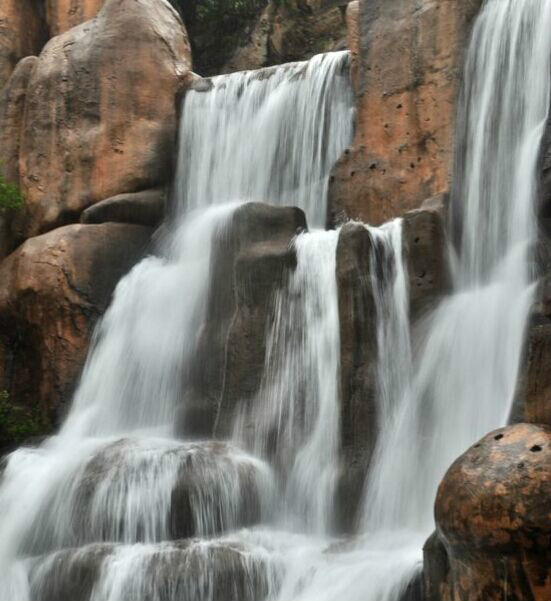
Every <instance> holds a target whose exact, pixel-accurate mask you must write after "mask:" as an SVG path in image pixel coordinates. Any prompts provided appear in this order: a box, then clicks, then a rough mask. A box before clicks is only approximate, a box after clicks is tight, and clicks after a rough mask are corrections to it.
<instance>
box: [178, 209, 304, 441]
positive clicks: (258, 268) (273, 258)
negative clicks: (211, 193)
mask: <svg viewBox="0 0 551 601" xmlns="http://www.w3.org/2000/svg"><path fill="white" fill-rule="evenodd" d="M305 227H306V219H305V216H304V213H303V212H302V211H301V210H300V209H297V208H292V207H273V206H269V205H265V204H260V203H247V204H245V205H243V206H242V207H240V208H238V209H237V210H236V211H235V213H234V214H233V217H232V220H231V223H230V225H229V226H228V227H227V230H226V232H225V233H224V235H222V236H221V238H220V239H219V241H218V243H217V246H216V248H215V249H214V252H213V260H212V275H211V278H212V279H211V282H212V283H211V291H210V293H209V301H208V308H207V319H206V324H205V328H204V331H203V332H202V335H201V339H200V341H199V346H198V350H197V354H196V357H197V359H196V361H195V365H194V367H193V369H192V374H191V389H190V391H189V394H188V398H187V399H186V402H185V403H184V407H185V409H183V413H182V419H181V423H182V424H186V425H185V428H186V433H187V434H192V435H195V436H204V435H207V434H210V433H212V431H213V429H214V431H215V433H216V435H217V436H218V437H224V436H227V435H228V434H229V433H230V431H231V428H232V425H233V418H234V414H235V410H236V406H237V404H238V403H239V402H241V403H247V402H249V401H250V400H252V399H253V398H254V395H255V394H256V392H257V391H258V388H259V386H260V379H261V377H262V372H263V368H264V355H265V351H266V331H267V325H268V320H269V319H270V317H271V310H272V305H271V303H272V299H273V295H274V292H275V290H276V289H277V288H278V287H279V286H281V285H282V283H283V281H284V276H285V274H286V273H287V270H288V269H290V268H293V267H294V265H295V261H296V259H295V253H294V250H293V249H292V247H291V241H292V239H293V237H294V236H295V234H296V233H297V231H300V230H302V229H304V228H305Z"/></svg>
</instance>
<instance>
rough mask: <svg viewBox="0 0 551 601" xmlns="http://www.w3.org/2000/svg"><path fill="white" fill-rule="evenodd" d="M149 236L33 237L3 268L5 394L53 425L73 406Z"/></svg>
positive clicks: (68, 230) (146, 231)
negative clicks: (96, 339)
mask: <svg viewBox="0 0 551 601" xmlns="http://www.w3.org/2000/svg"><path fill="white" fill-rule="evenodd" d="M150 233H151V230H150V228H145V227H142V226H137V225H120V224H103V225H70V226H66V227H62V228H59V229H56V230H54V231H52V232H49V233H47V234H44V235H42V236H38V237H35V238H31V239H29V240H27V241H26V242H25V243H24V244H23V245H22V246H20V247H19V248H18V249H17V250H16V251H15V252H14V253H12V254H11V255H10V256H9V257H7V258H6V259H5V260H4V261H3V262H2V263H1V265H0V282H2V286H0V389H2V390H3V389H5V390H7V391H8V392H9V394H10V401H13V402H15V403H17V404H19V405H21V406H26V407H32V408H35V409H36V408H38V409H39V410H40V411H41V413H42V415H44V416H47V417H48V418H49V419H50V418H51V419H53V420H54V421H55V420H57V419H58V417H59V416H60V411H61V409H62V405H63V403H64V402H65V401H67V400H69V397H70V396H71V394H72V391H73V389H74V386H75V383H76V380H77V378H78V376H79V373H80V370H81V368H82V366H83V363H84V359H85V357H86V353H87V349H88V343H89V339H90V335H91V333H92V329H93V326H94V324H95V322H96V320H97V319H98V317H99V316H100V315H102V313H103V312H104V311H105V309H106V307H107V305H108V303H109V301H110V299H111V294H112V292H113V289H114V287H115V285H116V283H117V282H118V281H119V279H120V278H121V276H122V275H123V274H124V273H125V272H127V271H128V270H129V269H130V267H132V265H134V263H136V261H137V260H138V259H139V258H140V257H141V255H142V253H143V252H144V250H145V247H146V245H147V243H148V240H149V237H150Z"/></svg>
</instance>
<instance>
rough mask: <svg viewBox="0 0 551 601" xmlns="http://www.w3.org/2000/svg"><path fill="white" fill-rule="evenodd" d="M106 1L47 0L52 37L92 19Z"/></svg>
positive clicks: (49, 28)
mask: <svg viewBox="0 0 551 601" xmlns="http://www.w3.org/2000/svg"><path fill="white" fill-rule="evenodd" d="M104 3H105V0H77V1H76V2H75V0H46V22H47V24H48V31H49V33H50V37H52V38H53V37H54V36H56V35H59V34H61V33H65V32H66V31H67V30H68V29H71V28H72V27H76V26H77V25H80V24H81V23H84V21H88V20H89V19H92V18H93V17H95V16H96V15H97V14H98V12H99V11H100V9H101V7H102V6H103V5H104Z"/></svg>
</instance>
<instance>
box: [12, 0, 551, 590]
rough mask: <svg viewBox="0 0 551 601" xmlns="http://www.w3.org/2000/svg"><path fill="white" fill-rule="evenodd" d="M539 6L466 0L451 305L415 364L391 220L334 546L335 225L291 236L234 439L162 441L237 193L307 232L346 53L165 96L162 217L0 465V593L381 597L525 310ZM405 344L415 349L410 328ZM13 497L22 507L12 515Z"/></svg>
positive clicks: (330, 159)
mask: <svg viewBox="0 0 551 601" xmlns="http://www.w3.org/2000/svg"><path fill="white" fill-rule="evenodd" d="M549 22H551V0H487V1H486V3H485V5H484V7H483V9H482V12H481V14H480V16H479V18H478V20H477V23H476V25H475V29H474V33H473V37H472V41H471V46H470V49H469V52H468V56H467V61H466V68H465V78H464V86H463V91H462V95H461V101H460V112H459V121H458V152H457V166H456V172H455V184H454V186H455V187H454V193H453V195H452V201H451V223H450V232H451V234H453V236H452V237H453V238H454V242H455V246H454V250H452V251H450V255H451V256H450V263H451V265H452V273H453V292H452V294H450V295H449V297H447V298H446V299H444V301H443V302H441V303H440V305H439V306H438V307H436V309H435V310H434V311H433V313H432V314H431V315H430V316H429V317H428V318H427V320H426V322H424V324H423V325H424V329H423V337H422V345H421V348H420V350H416V352H413V349H412V343H411V336H410V334H411V332H410V323H409V315H408V311H409V297H408V273H407V264H406V261H405V260H404V257H405V256H406V253H407V249H405V248H404V244H403V240H402V229H403V223H402V220H400V219H398V220H395V221H393V222H391V223H389V224H386V225H384V226H382V227H380V228H372V227H370V226H368V225H366V228H367V231H368V233H369V235H370V237H371V241H372V246H373V249H374V252H373V255H372V257H371V265H370V268H371V269H370V272H371V273H370V281H369V285H370V286H371V289H372V293H373V298H374V300H375V316H374V317H375V322H376V331H375V332H374V335H375V336H376V340H377V345H376V346H377V349H378V352H377V364H376V382H375V389H376V397H377V409H378V435H377V440H376V446H375V451H374V456H373V457H374V458H373V460H372V464H371V466H370V471H369V474H368V477H367V479H366V482H365V492H364V498H363V507H362V516H361V519H360V520H359V524H358V528H357V532H356V533H355V536H354V537H353V538H351V539H348V540H341V539H336V538H334V536H335V534H334V531H333V529H332V526H333V517H334V515H333V514H334V500H335V491H336V487H337V478H338V473H339V469H340V467H341V458H340V456H339V440H340V424H339V410H340V401H341V399H340V392H339V382H340V380H339V376H340V373H339V370H340V365H339V361H340V360H339V357H340V330H339V306H338V286H337V277H336V264H337V248H338V242H339V232H338V231H330V232H325V231H320V230H313V231H308V232H300V233H298V235H296V236H295V238H294V240H293V242H292V249H293V252H294V257H295V259H296V265H294V266H293V268H292V269H289V270H288V273H286V277H285V279H284V283H283V285H282V287H281V289H279V290H277V292H276V294H275V295H274V298H273V299H272V300H273V306H272V307H271V311H272V312H271V320H270V321H269V327H268V330H267V332H266V357H265V361H264V371H263V374H262V378H261V382H260V387H259V390H258V392H257V393H256V395H255V398H254V399H253V401H252V402H249V403H243V405H242V406H241V405H240V406H239V407H237V410H236V412H235V415H234V416H233V418H234V420H235V422H234V423H233V432H234V435H233V437H232V439H231V440H227V441H218V440H182V439H181V438H179V437H178V434H179V433H178V431H177V429H176V424H177V419H176V416H177V412H178V408H179V407H181V405H182V404H185V402H186V395H185V392H186V385H187V383H188V378H189V374H190V373H191V370H192V369H193V367H194V360H195V359H196V350H197V345H198V341H199V339H200V337H201V335H202V332H203V331H204V329H205V320H206V319H207V318H206V307H207V305H208V300H209V295H210V294H212V290H213V286H212V274H213V256H214V253H213V248H214V245H215V243H216V242H217V241H219V240H220V239H222V238H223V236H224V233H225V232H226V231H227V230H228V228H229V227H231V223H232V219H233V217H234V215H235V213H236V210H237V208H238V207H242V206H243V203H246V202H248V201H255V202H265V203H270V204H275V205H279V206H287V205H296V206H298V207H300V208H302V209H303V210H304V212H305V213H306V215H307V218H308V223H309V225H310V226H311V227H317V228H320V227H323V225H324V223H325V217H326V206H325V201H324V199H325V197H326V191H327V181H328V177H329V172H330V169H331V167H332V165H333V164H334V162H335V161H336V160H337V158H338V157H339V156H340V154H341V153H342V151H343V150H344V148H345V147H346V145H347V144H349V143H350V141H351V137H352V133H353V117H354V111H353V108H352V107H353V97H352V92H351V88H350V84H349V82H348V63H349V57H348V54H347V53H333V54H327V55H320V56H318V57H315V58H313V59H312V60H310V61H308V62H306V63H295V64H291V65H286V66H283V67H277V68H271V69H267V70H261V71H259V72H246V73H238V74H232V75H228V76H220V77H215V78H212V79H211V80H203V81H202V82H200V83H199V84H195V88H194V89H193V90H190V91H189V92H188V93H187V94H186V97H185V100H184V104H183V107H182V119H181V125H180V138H181V141H180V150H179V155H178V169H177V175H176V178H175V184H174V190H175V193H174V196H175V199H176V202H175V203H174V211H173V214H172V215H171V218H170V220H169V222H168V223H167V224H165V227H164V238H163V240H162V241H161V242H160V244H159V245H158V248H157V249H156V252H155V256H151V257H148V258H146V259H145V260H144V261H142V263H141V264H139V265H138V266H136V267H135V268H134V269H133V270H132V271H131V272H130V273H129V274H128V275H127V276H126V277H125V278H124V279H123V280H122V281H121V282H120V283H119V285H118V287H117V289H116V292H115V295H114V299H113V302H112V304H111V307H110V308H109V309H108V311H107V313H106V315H105V316H104V318H103V320H102V321H101V323H100V324H99V326H98V328H97V330H96V333H95V338H94V341H93V344H92V347H91V350H90V354H89V357H88V360H87V363H86V366H85V369H84V373H83V376H82V381H81V382H80V385H79V388H78V390H77V392H76V394H75V398H74V401H73V405H72V408H71V410H70V412H69V415H68V417H67V419H66V421H65V423H64V425H63V426H62V428H61V430H60V432H59V433H58V434H57V435H56V436H54V437H52V438H51V439H49V440H47V441H46V442H44V443H43V444H42V445H41V446H39V447H38V448H23V449H20V450H18V451H16V452H15V453H13V454H12V455H10V456H9V458H8V460H7V462H6V467H5V469H4V473H3V476H2V481H1V486H0V516H1V517H0V527H1V529H2V533H1V536H0V599H1V600H3V601H4V600H6V601H8V600H9V601H48V600H50V599H56V601H57V600H58V599H71V600H72V601H126V600H128V601H134V600H138V599H140V600H141V599H143V600H147V601H188V600H189V601H220V599H222V598H223V599H224V601H264V600H271V601H275V600H278V599H279V600H280V601H291V600H292V601H335V600H336V599H346V601H398V600H399V599H400V596H401V595H402V594H403V593H404V591H405V589H406V588H407V587H408V586H409V585H410V583H411V581H412V579H413V578H414V577H415V576H416V574H418V572H419V569H420V567H421V548H422V545H423V543H424V541H425V540H426V538H427V537H428V535H429V534H430V533H431V531H432V530H433V528H434V524H433V519H432V505H433V501H434V496H435V490H436V486H437V484H438V482H439V481H440V479H441V477H442V476H443V474H444V472H445V470H446V468H447V467H448V466H449V464H450V463H451V462H452V461H453V460H454V459H455V457H457V456H458V455H459V454H460V453H462V452H463V450H464V449H465V448H466V447H467V446H468V445H469V444H471V443H472V442H473V441H474V440H475V439H477V438H478V437H479V436H481V435H482V434H485V433H486V432H487V431H489V430H491V429H492V428H493V427H495V426H498V425H500V424H503V423H504V422H505V421H506V419H507V415H508V412H509V410H510V405H511V401H512V399H513V395H514V393H515V386H516V380H517V373H518V369H519V362H520V351H521V347H522V340H523V335H524V329H525V325H526V321H527V317H528V312H529V308H530V303H531V300H532V292H533V282H532V278H531V273H530V270H529V253H530V248H531V244H532V243H533V241H534V237H535V230H536V228H535V217H534V213H535V210H534V209H535V196H536V165H537V159H538V152H539V147H540V142H541V138H542V135H543V131H544V127H545V123H546V120H547V111H548V105H549V100H550V98H549V87H550V81H549V79H550V73H551V64H550V59H551V37H550V36H549V35H548V31H547V24H548V23H549ZM416 335H419V334H418V333H417V332H416ZM22 501H24V502H22Z"/></svg>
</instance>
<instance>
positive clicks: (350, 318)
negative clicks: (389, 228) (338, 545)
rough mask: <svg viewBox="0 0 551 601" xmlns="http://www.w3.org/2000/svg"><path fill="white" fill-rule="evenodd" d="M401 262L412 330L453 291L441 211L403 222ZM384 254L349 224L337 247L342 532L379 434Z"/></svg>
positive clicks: (418, 214) (368, 236)
mask: <svg viewBox="0 0 551 601" xmlns="http://www.w3.org/2000/svg"><path fill="white" fill-rule="evenodd" d="M402 259H403V265H404V268H405V269H406V270H407V277H408V284H409V291H410V299H409V300H410V306H409V313H410V316H411V321H412V325H415V324H416V322H417V320H418V319H420V318H422V316H423V315H424V313H425V312H426V311H428V310H429V309H430V308H431V307H434V305H435V304H436V303H437V302H438V300H439V299H440V298H442V296H443V295H444V294H446V292H448V290H449V288H450V274H449V270H448V265H447V261H446V237H445V231H444V224H443V220H442V215H441V213H440V211H439V210H436V209H424V210H415V211H411V212H409V213H406V215H404V217H403V220H402ZM384 260H385V259H384V258H383V254H382V252H381V249H380V248H379V247H378V243H377V240H376V239H374V237H373V236H372V234H371V233H370V231H369V230H368V228H366V227H365V226H364V225H362V224H359V223H348V224H346V225H344V226H343V227H342V228H341V231H340V236H339V242H338V245H337V287H338V295H339V323H340V339H341V401H342V409H341V411H342V413H341V434H342V449H343V455H344V470H343V473H342V477H341V483H340V490H339V505H338V510H339V516H338V520H339V523H340V526H341V528H343V529H344V530H351V529H352V528H353V526H354V524H355V512H356V510H357V508H358V503H359V501H360V499H361V496H362V486H363V482H364V479H365V475H366V470H367V467H368V466H369V462H370V459H371V454H372V452H373V449H374V446H375V443H376V436H377V425H378V422H377V419H378V418H377V406H376V395H377V382H376V375H377V374H376V369H377V361H378V353H379V349H378V348H377V314H376V304H375V303H376V300H375V291H374V290H373V279H372V278H373V275H374V274H373V273H372V271H373V267H374V266H375V268H376V269H377V274H376V277H377V278H379V280H380V279H381V278H384V277H388V273H386V270H385V269H384V266H383V264H382V263H383V261H384Z"/></svg>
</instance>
